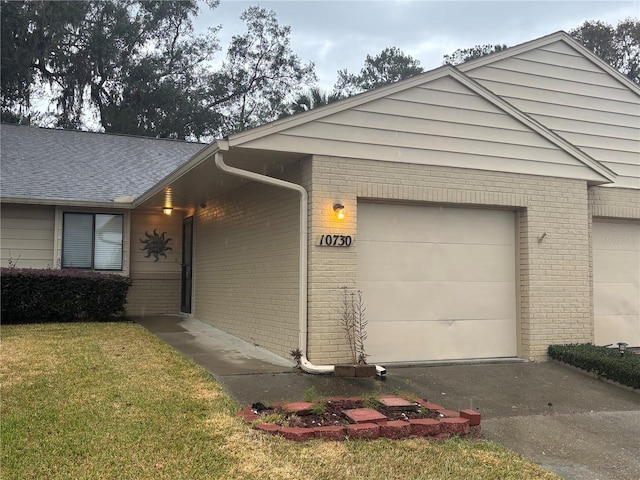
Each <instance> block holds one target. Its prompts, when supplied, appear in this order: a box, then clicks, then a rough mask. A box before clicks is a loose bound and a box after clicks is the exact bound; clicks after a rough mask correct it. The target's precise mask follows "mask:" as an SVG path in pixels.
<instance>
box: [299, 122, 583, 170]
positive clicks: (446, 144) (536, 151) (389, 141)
mask: <svg viewBox="0 0 640 480" xmlns="http://www.w3.org/2000/svg"><path fill="white" fill-rule="evenodd" d="M454 132H455V127H451V133H450V134H449V135H447V136H438V135H429V134H421V133H412V132H405V131H400V130H395V129H394V130H392V131H387V130H382V129H376V128H366V127H364V126H363V125H357V126H347V125H344V124H342V125H337V124H327V123H321V122H316V123H314V124H312V125H309V124H307V125H301V126H299V127H296V128H294V129H292V130H289V131H288V132H287V136H294V137H304V138H310V139H314V138H315V139H325V140H327V141H331V140H334V141H339V142H349V143H361V144H365V145H374V146H375V147H376V148H377V147H379V146H384V147H404V148H412V149H418V150H435V151H441V152H452V153H458V154H468V155H480V156H493V157H500V158H509V159H517V160H530V161H532V162H536V161H538V160H540V159H542V158H544V161H545V162H548V163H557V164H559V165H566V164H568V165H580V163H579V162H578V160H576V159H574V158H572V157H570V156H569V155H567V154H566V153H565V152H563V151H561V150H559V149H557V148H555V149H554V148H550V147H551V144H550V143H549V144H548V145H547V147H546V148H542V147H540V146H535V147H530V146H526V145H518V144H515V143H503V142H500V141H498V140H492V141H491V140H480V141H478V140H477V139H468V138H461V137H458V136H455V135H454V134H453V133H454Z"/></svg>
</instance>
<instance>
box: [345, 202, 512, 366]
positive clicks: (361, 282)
mask: <svg viewBox="0 0 640 480" xmlns="http://www.w3.org/2000/svg"><path fill="white" fill-rule="evenodd" d="M357 245H358V247H357V252H358V253H357V257H358V260H357V261H358V277H357V284H358V288H359V289H360V290H362V292H363V296H364V302H365V306H366V309H367V310H366V316H367V320H368V322H369V325H368V327H367V332H368V339H367V342H366V348H367V353H369V354H370V357H369V361H370V362H415V361H425V360H448V359H473V358H491V357H514V356H516V290H515V276H516V275H515V272H516V270H515V213H514V212H509V211H502V210H480V209H463V208H449V207H434V206H423V205H402V204H381V203H359V204H358V235H357Z"/></svg>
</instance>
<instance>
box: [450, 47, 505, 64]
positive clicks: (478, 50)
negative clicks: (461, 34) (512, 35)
mask: <svg viewBox="0 0 640 480" xmlns="http://www.w3.org/2000/svg"><path fill="white" fill-rule="evenodd" d="M506 49H507V46H506V45H476V46H475V47H471V48H459V49H458V50H456V51H455V52H453V53H452V54H450V55H445V56H444V57H442V60H443V62H442V64H443V65H460V64H461V63H464V62H467V61H469V60H473V59H475V58H480V57H484V56H485V55H490V54H492V53H496V52H501V51H502V50H506Z"/></svg>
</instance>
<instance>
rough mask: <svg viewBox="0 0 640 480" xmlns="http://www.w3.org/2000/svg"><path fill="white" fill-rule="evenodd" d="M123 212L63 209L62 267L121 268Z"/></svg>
mask: <svg viewBox="0 0 640 480" xmlns="http://www.w3.org/2000/svg"><path fill="white" fill-rule="evenodd" d="M123 223H124V222H123V216H122V215H111V214H105V213H65V214H64V219H63V226H62V268H87V269H91V270H122V239H123V233H122V232H123Z"/></svg>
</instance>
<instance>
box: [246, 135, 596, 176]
mask: <svg viewBox="0 0 640 480" xmlns="http://www.w3.org/2000/svg"><path fill="white" fill-rule="evenodd" d="M247 146H248V147H249V148H258V149H261V148H269V149H273V150H279V151H285V152H286V151H289V152H300V151H306V150H307V149H308V150H312V151H314V152H316V154H318V155H329V156H336V157H348V158H359V159H370V160H382V161H388V162H402V163H414V164H421V165H438V166H449V167H455V168H471V169H476V170H489V171H498V172H511V173H524V174H530V175H542V176H551V177H559V178H576V179H581V180H593V181H598V180H600V179H601V177H600V176H599V175H597V174H596V173H595V172H593V171H592V170H590V169H587V168H586V167H584V166H581V165H560V164H557V163H546V162H544V161H543V160H540V161H536V162H532V161H530V160H517V159H514V158H502V157H491V156H487V155H476V154H463V153H455V152H450V151H438V150H421V149H416V148H407V147H392V146H384V145H368V144H362V143H354V142H350V141H349V142H347V141H345V142H338V141H335V140H325V139H317V138H306V137H294V136H288V135H274V136H272V137H270V138H269V139H268V140H264V139H263V140H256V141H254V142H250V144H248V145H247Z"/></svg>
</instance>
